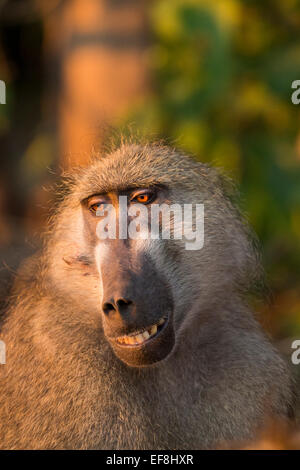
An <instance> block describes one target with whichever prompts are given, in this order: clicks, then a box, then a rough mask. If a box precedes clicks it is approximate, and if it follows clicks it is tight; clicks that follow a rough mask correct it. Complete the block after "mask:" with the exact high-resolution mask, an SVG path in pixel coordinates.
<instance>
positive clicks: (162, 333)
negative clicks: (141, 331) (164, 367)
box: [108, 314, 175, 367]
mask: <svg viewBox="0 0 300 470" xmlns="http://www.w3.org/2000/svg"><path fill="white" fill-rule="evenodd" d="M164 318H165V321H164V323H162V324H161V325H160V328H158V329H157V332H156V334H154V335H153V336H151V337H149V338H147V339H145V341H143V342H142V343H136V344H126V343H120V342H119V341H118V340H117V338H115V339H112V338H108V339H109V342H110V344H111V346H112V348H113V350H114V352H115V354H116V355H117V356H118V357H119V359H121V360H122V361H123V362H125V363H126V364H127V365H130V366H133V367H145V366H148V365H151V364H154V363H156V362H159V361H161V360H163V359H164V358H166V357H167V356H168V355H169V354H170V352H171V351H172V349H173V346H174V344H175V333H174V328H173V321H172V315H171V314H169V315H168V316H167V317H164ZM145 330H146V329H145ZM131 337H134V335H131Z"/></svg>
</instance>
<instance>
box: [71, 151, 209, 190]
mask: <svg viewBox="0 0 300 470" xmlns="http://www.w3.org/2000/svg"><path fill="white" fill-rule="evenodd" d="M208 174H209V169H208V168H207V167H206V166H205V165H203V164H201V163H199V162H196V161H195V160H193V159H192V158H191V157H188V156H186V155H184V154H182V153H180V152H178V151H176V150H172V149H170V148H168V147H165V146H158V145H151V146H150V145H149V146H140V145H124V146H122V147H120V148H119V149H118V150H116V151H114V152H113V153H111V154H109V155H107V156H106V157H104V158H99V159H96V160H95V161H94V162H93V164H92V165H91V166H90V167H89V168H87V170H86V171H85V174H84V175H83V177H81V178H80V181H79V186H80V191H81V194H82V195H83V196H85V197H87V196H89V195H91V194H95V193H106V192H109V191H118V190H124V189H127V188H130V187H148V186H153V185H158V184H161V185H166V186H168V187H173V186H176V187H179V186H180V185H181V186H183V187H186V188H187V189H189V188H190V189H192V188H194V187H195V182H196V183H197V182H199V179H201V177H205V178H208Z"/></svg>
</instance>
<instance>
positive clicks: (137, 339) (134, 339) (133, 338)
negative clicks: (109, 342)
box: [117, 318, 166, 344]
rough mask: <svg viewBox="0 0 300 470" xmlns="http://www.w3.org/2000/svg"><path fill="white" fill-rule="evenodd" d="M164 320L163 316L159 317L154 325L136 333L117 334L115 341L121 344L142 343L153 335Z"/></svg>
mask: <svg viewBox="0 0 300 470" xmlns="http://www.w3.org/2000/svg"><path fill="white" fill-rule="evenodd" d="M165 321H166V320H165V318H161V319H160V320H159V321H158V322H157V323H156V324H155V325H152V326H150V327H149V328H146V329H145V330H142V331H140V332H139V333H138V334H135V335H134V334H133V335H125V336H119V337H118V338H117V342H118V343H121V344H142V343H144V342H145V341H147V340H148V339H149V338H152V337H153V336H155V335H156V334H157V331H158V329H159V327H161V326H162V325H163V324H164V323H165Z"/></svg>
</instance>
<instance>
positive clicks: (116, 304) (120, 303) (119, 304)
mask: <svg viewBox="0 0 300 470" xmlns="http://www.w3.org/2000/svg"><path fill="white" fill-rule="evenodd" d="M132 309H133V302H132V300H130V299H123V298H120V299H117V300H113V299H112V300H110V302H104V303H103V305H102V310H103V312H104V313H105V315H107V316H109V315H110V314H112V313H114V312H117V313H119V314H120V315H121V316H123V315H126V314H130V313H131V311H132Z"/></svg>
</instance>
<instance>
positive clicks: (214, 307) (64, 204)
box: [0, 143, 293, 449]
mask: <svg viewBox="0 0 300 470" xmlns="http://www.w3.org/2000/svg"><path fill="white" fill-rule="evenodd" d="M59 195H60V197H59V203H58V205H57V208H56V211H55V214H54V216H53V217H51V220H50V226H49V230H47V234H46V235H45V243H44V245H43V248H42V250H41V252H40V253H37V254H36V255H35V256H34V257H32V258H30V259H29V260H28V261H26V262H25V263H24V265H23V266H22V267H21V268H20V270H19V273H18V275H17V277H16V280H15V284H14V287H13V289H12V293H11V298H10V301H9V308H8V310H7V312H6V316H5V321H4V324H3V327H2V329H1V331H0V339H1V341H3V342H4V343H5V346H6V357H7V360H6V364H5V365H0V374H1V377H0V447H1V448H5V449H213V448H217V447H218V448H219V447H222V446H226V447H231V448H232V445H234V444H235V443H238V445H239V446H240V445H241V444H240V443H241V442H245V441H246V442H248V441H251V440H253V439H254V438H255V436H256V435H257V433H258V432H259V431H260V430H261V429H262V428H263V426H264V425H265V423H268V422H269V420H270V419H284V420H289V419H290V417H291V416H292V414H293V390H292V380H291V377H290V373H289V370H288V367H287V365H286V363H285V362H284V360H283V359H282V358H281V357H280V354H279V353H278V352H277V351H276V349H275V348H274V347H273V346H272V344H271V342H270V340H269V339H268V338H267V337H266V335H265V334H264V333H263V331H262V329H261V327H260V325H259V323H258V322H257V321H256V319H255V317H254V315H253V313H252V311H251V308H250V305H249V302H250V298H251V295H254V294H258V293H259V292H258V289H257V287H258V286H259V285H261V284H262V282H263V281H262V279H263V276H262V269H261V265H260V257H259V255H258V252H257V242H256V239H255V236H254V235H253V234H252V232H251V230H250V229H249V227H248V224H247V222H246V221H245V220H244V218H243V217H242V215H241V214H240V212H239V210H238V208H237V207H236V205H235V203H234V202H233V201H234V200H235V193H234V190H233V189H232V185H231V183H230V182H229V181H227V179H226V178H224V177H221V176H220V175H219V174H218V172H217V171H216V170H215V169H213V168H211V167H210V166H208V165H206V164H203V163H200V162H197V161H195V160H193V159H192V158H190V157H188V156H186V155H184V154H183V153H182V152H180V151H178V150H174V149H171V148H169V147H166V146H162V145H158V144H147V145H140V144H132V143H130V144H129V143H128V144H122V146H121V147H120V148H118V149H115V150H113V151H112V152H111V153H109V154H107V155H104V156H102V155H99V156H98V155H96V156H95V157H94V158H92V159H91V162H90V164H89V165H88V166H87V167H85V168H81V169H76V170H74V172H73V173H72V174H70V175H68V176H67V178H65V181H64V184H63V186H62V189H61V190H60V192H59ZM191 207H194V208H195V211H196V212H194V213H191V212H188V209H189V208H191ZM170 208H172V211H170V212H169V214H168V217H167V216H166V214H167V213H168V209H170ZM157 209H159V210H158V211H156V210H157ZM181 211H182V212H181ZM155 214H156V215H155ZM154 215H155V217H156V216H157V217H156V218H155V217H154ZM124 227H125V228H124ZM153 227H154V228H153ZM202 229H203V232H202ZM150 232H151V236H147V235H148V234H149V233H150ZM129 235H130V236H129Z"/></svg>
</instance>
